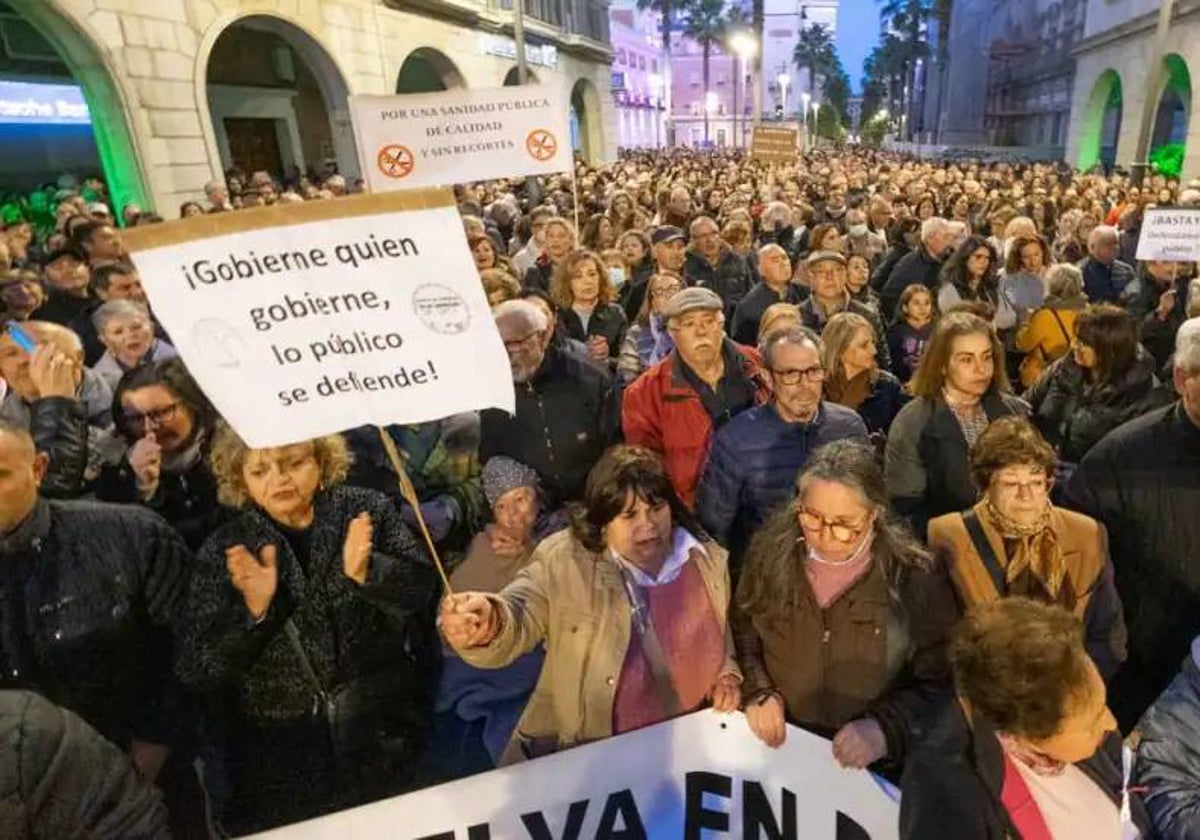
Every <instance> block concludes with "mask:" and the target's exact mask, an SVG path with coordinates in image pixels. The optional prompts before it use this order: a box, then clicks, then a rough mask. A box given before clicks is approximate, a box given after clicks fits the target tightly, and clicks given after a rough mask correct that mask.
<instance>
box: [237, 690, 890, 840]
mask: <svg viewBox="0 0 1200 840" xmlns="http://www.w3.org/2000/svg"><path fill="white" fill-rule="evenodd" d="M899 814H900V812H899V805H898V804H897V802H896V801H895V800H894V799H893V798H891V796H890V795H889V794H887V793H885V791H884V789H883V787H882V785H881V784H880V783H878V782H877V781H876V780H875V778H874V777H873V776H871V774H869V773H867V772H865V771H862V770H844V769H842V768H841V767H839V766H838V764H837V763H836V762H835V761H834V760H833V757H832V755H831V754H830V746H829V742H828V741H826V740H825V739H823V738H818V737H817V736H815V735H812V734H811V733H808V732H804V731H802V730H800V729H796V728H795V727H791V726H789V727H788V733H787V740H786V741H785V742H784V744H783V746H782V747H780V748H779V749H777V750H773V749H771V748H770V747H767V746H765V745H764V744H763V743H762V742H761V741H759V740H758V739H757V738H755V737H754V734H753V733H752V732H751V731H750V727H749V726H748V725H747V724H746V718H745V717H744V716H743V715H742V714H741V713H737V714H733V715H719V714H717V713H716V712H713V711H704V712H697V713H695V714H692V715H688V716H687V717H683V718H678V719H676V720H673V721H669V722H667V723H662V724H659V725H657V726H652V727H649V728H647V729H642V730H639V731H637V732H631V733H629V734H627V735H622V736H619V737H617V738H610V739H608V740H606V741H600V742H598V743H595V744H589V745H587V746H584V747H578V748H576V749H573V750H568V751H566V752H562V753H558V754H556V755H551V756H547V757H545V758H540V759H537V760H535V761H531V762H528V763H525V764H519V765H514V766H512V767H508V768H504V769H502V770H495V771H492V772H491V773H484V774H482V775H479V776H474V777H471V778H468V779H463V780H462V781H458V782H452V783H450V784H446V785H441V786H439V787H435V788H429V789H427V790H423V791H418V792H417V793H411V794H408V795H406V796H399V797H396V798H394V799H387V800H383V801H381V802H375V803H372V804H370V805H364V806H363V807H361V808H355V809H352V810H349V811H342V812H340V813H336V814H330V815H329V816H326V817H321V818H320V819H316V820H311V821H309V822H305V823H298V824H295V825H290V826H287V827H286V828H280V829H276V830H274V831H270V832H267V833H265V834H261V835H257V836H259V837H261V838H278V839H279V840H285V838H286V840H345V838H347V837H354V838H357V840H367V838H373V837H378V838H389V840H540V839H541V838H547V837H554V838H577V840H584V838H587V840H593V838H596V840H599V838H612V840H615V838H623V840H701V838H703V840H716V838H719V837H730V838H742V837H744V838H760V837H764V838H767V837H778V838H788V840H896V838H897V837H898V835H899V832H898V824H899Z"/></svg>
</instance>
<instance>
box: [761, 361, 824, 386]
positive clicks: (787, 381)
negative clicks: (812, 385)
mask: <svg viewBox="0 0 1200 840" xmlns="http://www.w3.org/2000/svg"><path fill="white" fill-rule="evenodd" d="M771 377H772V378H773V379H775V380H776V381H778V382H779V383H781V384H783V385H797V384H799V383H800V380H802V379H803V380H807V381H808V382H824V381H825V368H823V367H821V366H820V365H813V366H812V367H807V368H800V369H797V368H789V369H788V370H777V369H776V368H771Z"/></svg>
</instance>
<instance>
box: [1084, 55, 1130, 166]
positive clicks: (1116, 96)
mask: <svg viewBox="0 0 1200 840" xmlns="http://www.w3.org/2000/svg"><path fill="white" fill-rule="evenodd" d="M1121 112H1122V97H1121V77H1120V76H1118V75H1117V71H1115V70H1111V69H1110V70H1105V71H1104V72H1103V73H1101V74H1100V77H1099V78H1098V79H1096V83H1095V84H1094V85H1093V86H1092V95H1091V96H1089V97H1088V101H1087V106H1086V107H1085V108H1084V112H1083V125H1082V126H1081V127H1080V131H1079V162H1078V166H1079V168H1080V169H1082V170H1085V171H1086V170H1088V169H1091V168H1092V167H1094V166H1095V165H1096V164H1098V163H1099V164H1101V165H1103V166H1104V168H1105V169H1106V170H1107V169H1111V168H1112V167H1113V165H1114V164H1115V163H1116V160H1117V138H1118V137H1119V136H1120V133H1121V116H1122V113H1121Z"/></svg>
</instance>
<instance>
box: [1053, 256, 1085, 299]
mask: <svg viewBox="0 0 1200 840" xmlns="http://www.w3.org/2000/svg"><path fill="white" fill-rule="evenodd" d="M1046 291H1047V292H1049V293H1050V295H1051V296H1052V297H1056V298H1059V299H1060V300H1069V299H1071V298H1076V297H1079V296H1080V295H1082V294H1083V272H1082V271H1080V270H1079V269H1078V268H1076V267H1075V266H1073V265H1071V264H1070V263H1055V264H1054V265H1052V266H1050V268H1049V269H1047V271H1046Z"/></svg>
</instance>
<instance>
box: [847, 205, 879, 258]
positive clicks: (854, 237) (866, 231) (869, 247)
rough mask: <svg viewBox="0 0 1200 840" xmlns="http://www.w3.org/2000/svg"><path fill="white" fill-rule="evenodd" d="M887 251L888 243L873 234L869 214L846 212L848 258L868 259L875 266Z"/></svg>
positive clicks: (854, 211) (859, 211)
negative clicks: (868, 218) (868, 223)
mask: <svg viewBox="0 0 1200 840" xmlns="http://www.w3.org/2000/svg"><path fill="white" fill-rule="evenodd" d="M886 250H887V242H886V241H884V240H883V239H882V238H881V237H878V236H875V235H874V234H872V233H871V228H870V227H869V226H868V225H867V214H866V213H864V212H863V211H862V210H859V209H857V208H856V209H852V210H848V211H847V212H846V251H847V255H848V256H855V255H857V256H860V257H866V259H867V262H868V264H869V265H874V264H875V263H876V262H878V261H879V259H880V258H881V257H882V256H883V253H884V251H886Z"/></svg>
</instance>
